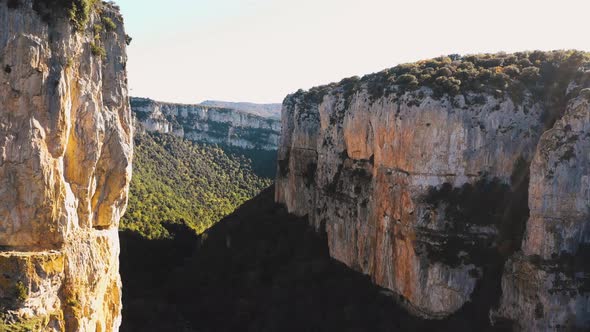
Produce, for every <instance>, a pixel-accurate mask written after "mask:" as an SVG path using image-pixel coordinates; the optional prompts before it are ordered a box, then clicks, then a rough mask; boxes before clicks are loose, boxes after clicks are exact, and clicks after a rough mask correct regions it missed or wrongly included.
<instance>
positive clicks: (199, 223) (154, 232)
mask: <svg viewBox="0 0 590 332" xmlns="http://www.w3.org/2000/svg"><path fill="white" fill-rule="evenodd" d="M133 166H134V169H133V180H132V182H131V192H130V198H129V208H128V210H127V213H126V214H125V217H124V218H123V219H122V221H121V229H123V230H131V231H135V232H137V233H139V234H140V235H142V236H144V237H146V238H150V239H155V238H166V237H168V236H169V234H168V231H167V230H166V228H164V227H163V223H166V222H171V223H186V225H188V226H189V227H190V228H192V229H193V230H195V231H196V232H197V233H201V232H203V231H204V230H206V229H207V228H209V227H210V226H212V225H213V224H214V223H215V222H217V221H218V220H220V219H221V218H223V217H224V216H225V215H227V214H229V213H231V212H232V211H233V210H234V209H235V208H236V207H238V206H239V205H240V204H242V203H243V202H245V201H246V200H248V199H250V198H252V197H254V196H255V195H256V194H258V193H259V192H260V190H261V189H263V188H265V187H267V186H268V185H269V184H270V183H271V180H270V179H267V178H262V177H259V176H257V175H255V174H254V171H253V169H252V161H251V160H250V159H248V158H246V157H243V156H240V155H239V154H233V153H226V152H224V150H222V149H221V148H219V147H217V146H214V145H203V144H196V143H193V142H190V141H187V140H184V139H181V138H178V137H175V136H172V135H166V134H157V133H145V134H143V133H142V134H137V135H136V137H135V160H134V164H133Z"/></svg>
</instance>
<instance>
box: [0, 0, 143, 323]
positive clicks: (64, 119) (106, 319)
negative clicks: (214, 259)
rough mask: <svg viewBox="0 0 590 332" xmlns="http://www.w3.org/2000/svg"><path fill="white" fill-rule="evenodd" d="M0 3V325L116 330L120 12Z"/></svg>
mask: <svg viewBox="0 0 590 332" xmlns="http://www.w3.org/2000/svg"><path fill="white" fill-rule="evenodd" d="M81 4H82V5H88V2H86V1H74V2H69V3H68V2H63V1H62V2H56V1H33V0H18V1H5V0H3V1H0V65H1V69H2V70H0V82H2V85H1V86H0V105H1V107H0V188H1V189H0V202H1V203H0V249H1V251H0V271H1V273H0V330H2V331H41V330H42V331H116V330H118V328H119V325H120V324H121V307H122V304H121V292H122V289H121V279H120V275H119V236H118V224H119V219H120V218H121V216H122V215H123V214H124V213H125V209H126V205H127V196H128V190H129V182H130V179H131V169H132V155H133V141H132V137H133V127H132V115H131V110H130V107H129V100H128V96H127V76H126V70H125V67H126V62H127V55H126V42H127V41H128V40H127V37H126V34H125V31H124V27H123V19H122V17H121V15H120V13H119V9H118V8H117V7H116V6H114V5H112V4H108V3H102V2H96V1H94V2H92V5H89V6H86V7H85V6H81Z"/></svg>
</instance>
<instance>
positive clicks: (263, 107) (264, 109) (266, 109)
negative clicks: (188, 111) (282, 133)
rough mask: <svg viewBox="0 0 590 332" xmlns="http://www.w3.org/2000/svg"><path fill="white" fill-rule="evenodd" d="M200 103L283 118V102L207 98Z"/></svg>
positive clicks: (278, 118) (266, 116)
mask: <svg viewBox="0 0 590 332" xmlns="http://www.w3.org/2000/svg"><path fill="white" fill-rule="evenodd" d="M200 105H203V106H209V107H217V108H231V109H234V110H237V111H242V112H246V113H251V114H255V115H258V116H262V117H265V118H272V119H277V120H280V119H281V108H282V106H283V105H281V104H255V103H244V102H237V103H236V102H228V101H219V100H206V101H204V102H202V103H201V104H200Z"/></svg>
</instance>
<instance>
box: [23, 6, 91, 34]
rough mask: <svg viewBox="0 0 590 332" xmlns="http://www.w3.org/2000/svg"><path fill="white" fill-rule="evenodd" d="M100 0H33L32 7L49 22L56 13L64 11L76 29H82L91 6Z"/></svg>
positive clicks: (87, 18) (86, 21)
mask: <svg viewBox="0 0 590 332" xmlns="http://www.w3.org/2000/svg"><path fill="white" fill-rule="evenodd" d="M99 2H100V0H35V1H34V2H33V9H34V10H35V11H36V12H37V13H38V14H39V15H40V16H41V17H42V18H43V19H44V20H45V21H46V22H51V21H52V20H53V18H54V17H56V15H58V13H64V12H65V13H66V14H67V17H68V18H69V19H70V21H71V23H72V25H73V26H74V29H75V30H76V31H83V30H84V28H85V27H86V24H87V23H88V20H89V19H90V14H91V13H92V10H93V8H94V7H95V5H96V4H97V3H99Z"/></svg>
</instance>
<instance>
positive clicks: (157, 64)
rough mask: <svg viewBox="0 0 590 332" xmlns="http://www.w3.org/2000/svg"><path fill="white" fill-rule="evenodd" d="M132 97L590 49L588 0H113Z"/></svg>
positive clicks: (270, 91)
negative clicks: (444, 59)
mask: <svg viewBox="0 0 590 332" xmlns="http://www.w3.org/2000/svg"><path fill="white" fill-rule="evenodd" d="M115 2H116V3H117V4H118V5H120V7H121V10H122V12H123V15H124V17H125V23H126V28H127V33H128V34H129V35H130V36H131V37H132V38H133V41H132V43H131V46H129V48H128V54H129V62H128V66H127V68H128V71H129V83H130V89H131V91H130V94H131V95H132V96H141V97H150V98H153V99H157V100H161V101H171V102H183V103H197V102H200V101H203V100H206V99H216V100H225V101H250V102H276V103H280V102H282V100H283V98H284V97H285V96H286V95H287V94H289V93H292V92H295V91H297V90H298V89H300V88H303V89H309V88H311V87H313V86H317V85H322V84H327V83H330V82H334V81H340V80H341V79H342V78H344V77H349V76H354V75H358V76H362V75H364V74H369V73H372V72H376V71H380V70H382V69H385V68H389V67H393V66H395V65H397V64H399V63H405V62H411V61H416V60H420V59H425V58H432V57H436V56H439V55H446V54H451V53H459V54H469V53H482V52H497V51H507V52H511V51H523V50H535V49H541V50H551V49H572V48H575V49H580V50H586V51H590V37H589V35H588V31H589V24H588V22H589V21H590V1H589V0H406V1H400V0H356V1H353V0H116V1H115Z"/></svg>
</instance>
